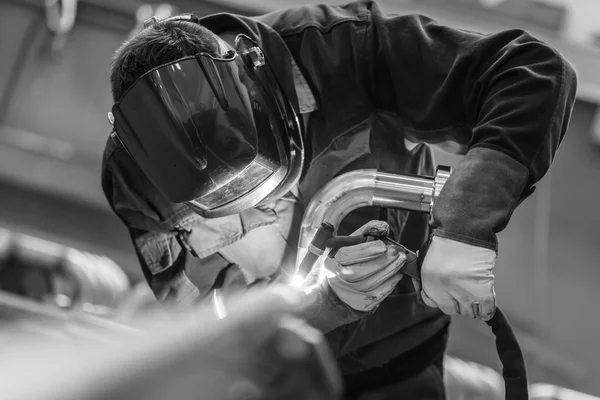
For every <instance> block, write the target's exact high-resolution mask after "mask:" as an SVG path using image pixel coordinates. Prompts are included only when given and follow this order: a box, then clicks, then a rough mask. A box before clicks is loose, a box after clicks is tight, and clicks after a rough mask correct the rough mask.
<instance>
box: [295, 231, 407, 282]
mask: <svg viewBox="0 0 600 400" xmlns="http://www.w3.org/2000/svg"><path fill="white" fill-rule="evenodd" d="M334 231H335V229H334V227H333V224H331V223H329V222H323V223H322V224H321V226H320V227H319V229H318V230H317V233H316V234H315V236H314V238H313V240H312V241H311V243H310V245H309V246H308V252H307V253H306V255H305V256H304V258H303V259H302V262H301V263H300V265H299V266H298V270H297V271H296V277H297V278H299V279H301V280H304V279H305V278H306V276H307V275H308V274H309V273H310V271H311V269H312V267H313V266H314V265H315V263H316V261H317V259H318V258H319V257H321V256H322V255H323V254H324V253H325V250H326V249H327V248H331V251H330V252H329V257H334V256H335V254H336V253H337V251H338V249H340V248H342V247H347V246H354V245H357V244H361V243H365V242H368V241H371V240H382V241H384V242H387V243H389V244H393V245H396V246H398V247H400V248H401V249H404V252H405V254H406V255H407V263H406V264H407V266H408V265H411V267H410V268H407V270H406V271H404V268H403V272H405V274H406V275H410V276H413V275H415V276H414V277H415V278H416V277H417V276H418V275H417V270H416V269H417V267H416V264H415V263H413V262H411V261H416V258H417V255H416V253H413V252H411V251H409V250H408V249H407V248H406V247H404V246H402V245H401V244H400V243H398V242H396V241H395V240H393V239H391V238H390V237H389V236H387V235H386V234H381V232H380V231H378V230H377V229H376V228H372V229H367V230H366V231H365V232H364V233H363V234H362V235H356V236H334ZM413 264H415V267H414V269H415V271H412V269H413V268H412V265H413Z"/></svg>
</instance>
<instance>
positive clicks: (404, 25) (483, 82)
mask: <svg viewBox="0 0 600 400" xmlns="http://www.w3.org/2000/svg"><path fill="white" fill-rule="evenodd" d="M363 5H364V7H365V13H366V20H367V21H366V24H365V30H364V43H365V44H364V51H365V54H364V57H363V58H362V59H363V60H365V63H366V64H367V65H366V67H365V70H366V71H367V72H366V73H365V76H366V78H365V80H366V82H367V83H366V85H365V86H366V88H367V89H366V90H368V91H369V93H370V94H369V96H370V98H371V100H372V104H373V106H374V107H375V108H376V109H378V110H381V111H385V112H391V113H396V114H398V115H400V117H401V118H400V119H401V120H402V121H403V123H404V126H402V127H401V128H402V130H403V132H404V135H405V137H406V138H407V139H409V140H411V141H414V142H424V143H429V144H440V145H444V144H448V143H450V144H452V145H453V146H452V147H454V148H455V149H457V150H456V152H457V153H462V154H465V157H464V159H463V160H462V162H461V163H460V164H459V165H458V167H457V168H456V170H455V172H454V173H453V175H452V177H451V178H450V179H449V181H448V182H447V184H446V186H445V187H444V189H443V190H442V192H441V195H440V198H439V200H438V202H437V204H436V206H435V208H434V210H433V213H432V216H431V223H432V226H433V227H434V228H435V230H434V234H435V235H439V236H445V237H449V238H452V239H455V240H460V241H464V242H467V243H469V244H475V245H479V246H483V247H487V248H490V249H493V250H495V251H497V239H496V233H497V232H499V231H501V230H502V229H504V227H505V226H506V224H507V223H508V220H509V218H510V216H511V214H512V212H513V211H514V209H515V207H516V206H517V205H518V204H519V202H520V201H521V200H522V199H523V198H525V197H526V196H527V195H528V194H530V193H531V192H532V191H533V186H534V184H535V183H536V182H537V181H539V180H540V179H541V178H542V177H543V176H544V174H545V173H546V171H547V170H548V168H549V167H550V164H551V163H552V161H553V158H554V156H555V153H556V151H557V149H558V147H559V145H560V143H561V141H562V139H563V137H564V135H565V133H566V131H567V126H568V122H569V118H570V115H571V110H572V108H573V104H574V101H575V92H576V87H577V77H576V74H575V72H574V70H573V68H572V67H571V66H570V65H569V63H568V62H567V61H566V60H565V59H564V58H563V57H561V55H560V54H558V53H557V52H556V51H555V50H554V49H553V48H551V47H550V46H548V45H547V44H545V43H543V42H541V41H539V40H536V39H535V38H533V37H532V36H531V35H529V34H528V33H527V32H524V31H522V30H508V31H503V32H500V33H496V34H489V35H484V34H479V33H474V32H468V31H464V30H458V29H453V28H450V27H448V26H444V25H441V24H438V23H436V22H435V21H433V20H431V19H429V18H426V17H423V16H418V15H408V16H396V15H386V14H384V13H383V12H382V11H381V10H380V9H379V8H378V6H377V4H376V3H374V2H371V1H366V2H364V3H363Z"/></svg>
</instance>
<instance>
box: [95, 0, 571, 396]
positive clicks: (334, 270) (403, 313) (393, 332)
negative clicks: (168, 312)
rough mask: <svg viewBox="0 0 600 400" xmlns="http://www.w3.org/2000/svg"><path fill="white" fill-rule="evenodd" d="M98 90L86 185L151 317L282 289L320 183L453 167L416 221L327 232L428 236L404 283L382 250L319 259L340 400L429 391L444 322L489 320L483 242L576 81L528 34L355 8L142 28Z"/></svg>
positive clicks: (438, 381) (532, 168)
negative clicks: (438, 152)
mask: <svg viewBox="0 0 600 400" xmlns="http://www.w3.org/2000/svg"><path fill="white" fill-rule="evenodd" d="M110 83H111V88H112V94H113V97H114V101H115V104H114V106H113V108H112V111H111V113H109V120H110V121H111V123H112V124H113V132H112V134H111V138H110V139H109V140H108V142H107V145H106V149H105V153H104V163H103V175H102V185H103V189H104V192H105V194H106V197H107V199H108V201H109V203H110V205H111V207H112V208H113V210H114V212H115V213H116V214H117V215H118V216H119V217H120V218H121V220H122V221H123V222H124V224H125V225H126V226H127V228H128V230H129V233H130V235H131V238H132V240H133V244H134V246H135V249H136V251H137V255H138V257H139V261H140V264H141V267H142V270H143V272H144V274H145V277H146V279H147V281H148V284H149V285H150V287H151V288H152V290H153V291H154V293H155V295H156V297H157V299H158V300H159V301H161V302H164V303H166V304H177V305H180V306H190V307H193V306H194V305H196V304H201V303H205V302H210V301H211V293H212V291H213V289H215V288H219V289H220V290H221V291H222V292H223V293H225V294H227V293H234V292H237V291H240V290H244V288H246V287H260V286H261V285H269V284H272V283H277V282H282V281H285V280H287V279H289V278H290V276H291V275H292V274H293V271H294V268H295V252H296V245H297V238H298V231H299V222H300V219H301V218H302V214H303V210H304V207H305V206H306V204H308V202H309V201H310V199H311V198H312V196H313V195H314V194H315V193H316V192H317V191H318V190H319V188H321V187H322V186H323V185H324V184H326V183H327V182H329V181H330V180H331V179H332V178H334V177H336V176H338V175H340V174H342V173H344V172H347V171H351V170H356V169H362V168H375V169H378V170H381V171H385V172H390V173H401V174H416V175H432V174H433V169H434V166H435V164H434V160H433V158H432V150H431V148H432V147H437V148H440V149H443V150H446V151H450V152H453V153H456V154H462V155H464V157H463V158H462V161H461V162H460V164H459V165H458V167H457V168H456V169H455V171H454V173H453V174H452V176H451V177H450V179H449V180H448V181H447V183H446V184H445V186H444V188H443V190H442V192H441V194H440V196H439V199H438V200H437V203H436V205H435V207H434V209H433V211H432V213H431V215H430V216H428V215H426V214H423V213H418V212H409V211H402V210H392V209H383V208H376V207H368V208H363V209H359V210H356V211H355V212H353V213H352V214H350V215H349V216H348V217H347V218H346V219H345V220H344V221H343V223H342V226H341V227H340V228H339V234H341V235H349V234H355V235H356V234H358V235H362V234H363V233H364V232H366V231H368V232H369V233H370V234H371V235H373V236H375V237H377V236H389V237H390V238H391V239H394V240H395V241H397V242H399V243H401V244H402V245H404V246H406V247H407V248H409V249H411V250H413V251H416V250H418V249H419V248H421V245H422V244H423V243H428V247H427V249H426V253H423V252H422V253H421V254H426V256H425V257H424V261H423V264H422V269H421V275H422V276H421V277H422V285H421V286H419V287H418V289H417V288H415V284H414V283H413V281H412V280H411V279H403V278H402V277H403V276H404V275H403V274H402V272H401V270H402V266H403V265H404V263H405V260H406V258H405V257H404V253H403V252H402V251H400V250H399V248H398V247H397V246H396V245H395V244H393V243H392V242H390V241H384V240H371V241H368V242H365V243H362V244H359V245H354V246H348V247H342V248H340V249H338V251H337V253H336V255H335V257H329V258H326V261H325V268H326V270H328V271H329V272H330V273H329V274H328V277H327V279H326V280H325V281H324V282H323V284H322V286H321V287H320V288H319V289H318V290H316V291H315V292H314V293H313V294H312V295H313V296H314V302H313V303H312V304H313V307H309V311H307V315H306V318H307V319H308V321H309V322H310V323H312V324H313V325H314V326H316V327H317V328H319V329H321V330H322V331H323V332H325V333H326V334H327V340H328V342H329V344H330V346H331V348H332V349H333V351H334V352H335V354H336V356H337V359H338V361H339V364H340V368H341V371H342V374H343V376H344V378H345V381H346V382H347V394H348V396H352V397H353V398H357V399H375V398H376V399H392V398H393V399H396V398H406V399H412V398H415V399H443V398H444V397H445V394H444V388H443V378H442V373H443V371H442V357H443V354H444V351H445V348H446V342H447V333H448V326H449V316H451V315H457V314H460V315H462V316H465V317H468V318H478V319H482V320H488V319H490V318H491V317H492V315H494V310H495V304H496V303H495V293H494V267H495V261H496V257H497V251H498V246H497V238H496V234H497V233H498V232H499V231H501V230H502V229H504V228H505V226H506V225H507V223H508V221H509V218H510V216H511V214H512V213H513V211H514V210H515V208H516V207H517V205H518V204H519V203H520V202H521V201H523V200H524V199H525V198H526V197H527V196H528V195H529V194H531V193H532V191H533V188H534V185H535V184H536V182H537V181H539V180H540V179H541V178H542V177H543V176H544V174H545V173H546V171H547V170H548V168H549V167H550V164H551V163H552V161H553V159H554V156H555V154H556V151H557V149H558V148H559V145H560V143H561V141H562V139H563V137H564V135H565V133H566V131H567V125H568V122H569V118H570V114H571V110H572V107H573V103H574V100H575V92H576V85H577V83H576V74H575V72H574V70H573V68H572V67H571V66H570V65H569V63H568V62H567V61H566V60H565V59H564V58H563V57H562V56H561V55H560V54H558V53H557V51H556V50H554V49H553V48H552V47H550V46H549V45H547V44H545V43H543V42H541V41H539V40H537V39H535V38H534V37H532V36H531V35H530V34H528V33H527V32H525V31H522V30H508V31H502V32H498V33H495V34H487V35H484V34H479V33H474V32H469V31H465V30H462V29H456V28H453V27H449V26H445V25H443V24H439V23H437V22H436V21H434V20H432V19H430V18H427V17H425V16H420V15H390V14H386V13H384V12H383V11H382V10H381V9H380V7H379V6H378V5H377V4H376V3H375V2H373V1H368V0H362V1H356V2H352V3H350V4H347V5H344V6H330V5H309V6H301V7H297V8H291V9H286V10H282V11H278V12H274V13H270V14H267V15H263V16H258V17H244V16H237V15H232V14H228V13H223V14H216V15H210V16H207V17H203V18H198V17H196V16H195V15H194V14H185V15H180V16H174V17H171V18H168V19H164V20H159V19H156V18H154V19H152V20H149V21H148V23H147V24H146V26H145V28H144V29H143V30H142V31H141V32H139V33H138V34H137V35H135V36H134V37H132V38H131V39H129V40H127V41H126V42H125V43H124V44H123V45H122V46H121V47H120V48H119V49H118V50H117V51H116V53H115V56H114V59H113V63H112V70H111V75H110ZM419 297H420V298H421V299H422V300H421V301H419ZM349 398H350V397H349Z"/></svg>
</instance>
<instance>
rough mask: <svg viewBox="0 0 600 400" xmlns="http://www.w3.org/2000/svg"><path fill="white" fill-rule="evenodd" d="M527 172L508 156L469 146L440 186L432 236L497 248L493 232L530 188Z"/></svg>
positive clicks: (500, 228)
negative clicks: (459, 161)
mask: <svg viewBox="0 0 600 400" xmlns="http://www.w3.org/2000/svg"><path fill="white" fill-rule="evenodd" d="M528 177H529V172H528V170H527V168H526V167H525V166H524V165H523V164H521V163H520V162H518V161H516V160H515V159H513V158H512V157H510V156H508V155H506V154H504V153H502V152H500V151H497V150H493V149H489V148H483V147H476V148H472V149H471V150H470V151H469V152H468V153H467V155H466V156H465V158H464V159H463V160H462V161H461V163H460V164H459V165H458V167H457V168H456V170H455V172H454V173H453V174H452V176H451V177H450V179H448V182H446V184H445V185H444V188H443V189H442V191H441V193H440V197H439V199H438V200H437V202H436V205H435V207H434V209H433V211H432V214H431V220H430V224H431V226H432V227H433V228H434V232H433V234H434V235H437V236H441V237H445V238H448V239H453V240H456V241H459V242H463V243H467V244H471V245H475V246H480V247H485V248H489V249H491V250H494V251H496V252H497V251H498V241H497V238H496V233H498V232H500V231H501V230H503V229H504V228H505V227H506V224H507V223H508V221H509V219H510V217H511V215H512V213H513V211H514V209H515V208H516V207H517V205H518V204H519V203H520V202H521V201H523V200H524V199H525V198H526V197H527V196H529V195H530V194H531V193H532V192H533V190H525V189H526V186H527V181H528Z"/></svg>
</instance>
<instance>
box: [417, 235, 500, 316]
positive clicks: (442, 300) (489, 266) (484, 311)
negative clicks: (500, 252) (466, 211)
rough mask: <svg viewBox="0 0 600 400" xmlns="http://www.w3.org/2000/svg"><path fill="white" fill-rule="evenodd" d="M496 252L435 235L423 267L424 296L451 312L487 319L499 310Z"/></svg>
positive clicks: (444, 311) (429, 302) (425, 299)
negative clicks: (496, 288) (496, 290)
mask: <svg viewBox="0 0 600 400" xmlns="http://www.w3.org/2000/svg"><path fill="white" fill-rule="evenodd" d="M495 262H496V252H495V251H493V250H490V249H487V248H484V247H479V246H474V245H470V244H466V243H463V242H458V241H456V240H452V239H448V238H444V237H439V236H433V238H432V240H431V243H430V244H429V248H428V249H427V252H426V254H425V258H424V260H423V264H422V267H421V280H422V282H421V285H420V286H421V287H419V285H418V282H416V281H413V282H414V283H415V286H416V289H417V291H419V290H420V291H421V298H422V300H423V302H424V303H425V304H427V305H428V306H430V307H434V308H439V309H440V310H441V311H442V312H443V313H445V314H448V315H453V314H460V315H464V316H467V317H470V318H478V319H482V320H484V321H487V320H489V319H491V318H492V317H493V316H494V312H495V311H496V294H495V292H494V266H495Z"/></svg>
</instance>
